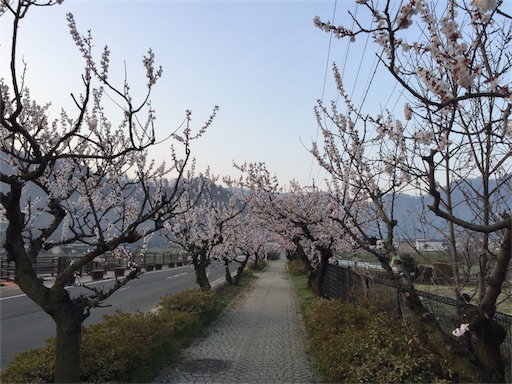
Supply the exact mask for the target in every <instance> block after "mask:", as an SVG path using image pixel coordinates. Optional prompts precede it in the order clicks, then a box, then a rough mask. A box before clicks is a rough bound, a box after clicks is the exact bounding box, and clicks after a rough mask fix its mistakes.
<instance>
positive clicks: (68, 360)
mask: <svg viewBox="0 0 512 384" xmlns="http://www.w3.org/2000/svg"><path fill="white" fill-rule="evenodd" d="M71 311H74V309H71ZM66 312H68V311H66ZM77 315H78V313H76V315H73V314H72V313H63V314H62V315H60V316H56V317H54V319H55V323H56V325H57V351H56V355H55V367H54V380H55V382H56V383H79V382H80V346H81V340H82V321H81V319H80V317H79V316H77Z"/></svg>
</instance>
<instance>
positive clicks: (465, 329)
mask: <svg viewBox="0 0 512 384" xmlns="http://www.w3.org/2000/svg"><path fill="white" fill-rule="evenodd" d="M469 331H470V329H469V324H461V325H460V327H459V328H455V329H454V330H453V331H452V335H453V336H455V337H461V336H462V335H464V334H465V333H466V332H469Z"/></svg>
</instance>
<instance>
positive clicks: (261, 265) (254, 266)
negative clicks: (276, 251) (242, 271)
mask: <svg viewBox="0 0 512 384" xmlns="http://www.w3.org/2000/svg"><path fill="white" fill-rule="evenodd" d="M267 265H268V263H267V262H266V261H265V260H258V263H254V261H251V262H250V263H249V264H248V265H247V268H249V269H251V270H253V271H262V270H264V269H265V268H266V266H267Z"/></svg>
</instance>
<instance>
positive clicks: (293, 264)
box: [288, 259, 307, 276]
mask: <svg viewBox="0 0 512 384" xmlns="http://www.w3.org/2000/svg"><path fill="white" fill-rule="evenodd" d="M288 270H289V271H290V273H291V274H292V275H294V276H302V275H305V274H306V273H307V270H306V266H305V265H304V263H303V262H302V261H301V260H297V259H294V260H290V261H289V262H288Z"/></svg>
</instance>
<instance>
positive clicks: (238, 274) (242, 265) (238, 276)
mask: <svg viewBox="0 0 512 384" xmlns="http://www.w3.org/2000/svg"><path fill="white" fill-rule="evenodd" d="M256 257H258V255H256ZM248 261H249V258H248V257H246V258H245V260H244V261H242V262H241V263H240V265H239V266H238V268H237V269H236V276H235V281H234V282H233V283H234V285H238V284H239V283H240V279H241V278H242V272H243V271H244V269H245V266H246V265H247V262H248Z"/></svg>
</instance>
